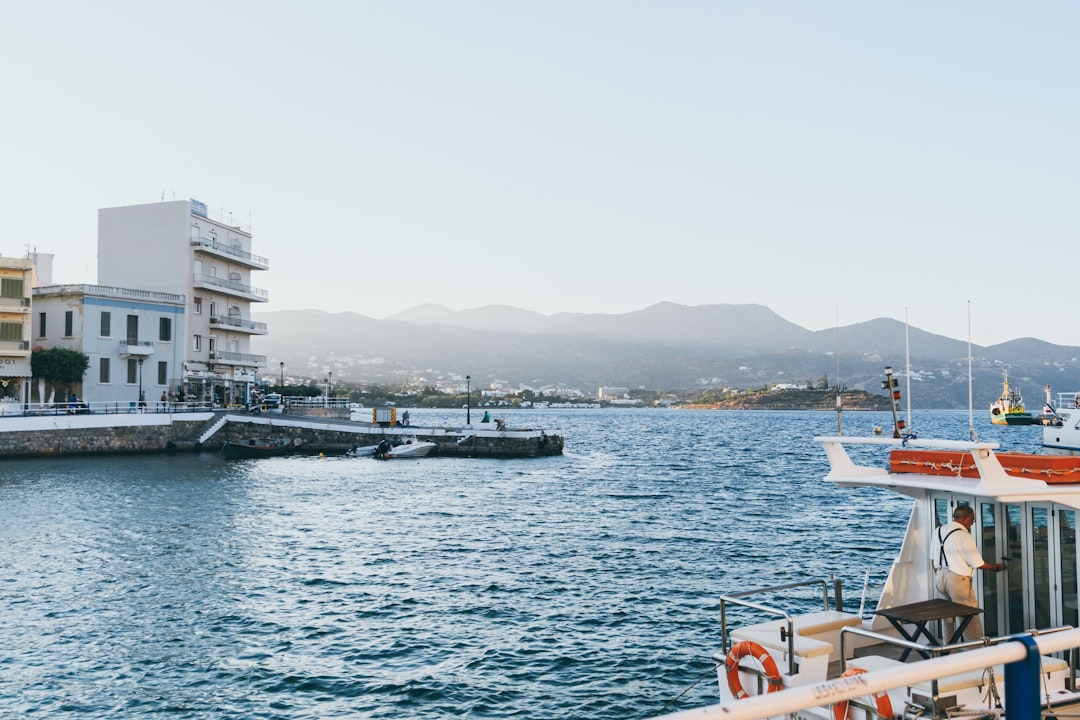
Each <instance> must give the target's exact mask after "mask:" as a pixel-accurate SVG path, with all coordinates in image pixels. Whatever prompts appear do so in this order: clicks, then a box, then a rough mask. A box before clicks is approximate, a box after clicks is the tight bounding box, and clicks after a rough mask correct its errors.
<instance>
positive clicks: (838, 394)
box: [836, 301, 844, 436]
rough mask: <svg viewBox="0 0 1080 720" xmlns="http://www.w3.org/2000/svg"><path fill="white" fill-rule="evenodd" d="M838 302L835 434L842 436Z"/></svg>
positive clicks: (837, 313)
mask: <svg viewBox="0 0 1080 720" xmlns="http://www.w3.org/2000/svg"><path fill="white" fill-rule="evenodd" d="M840 388H841V385H840V301H837V302H836V434H837V435H838V436H841V435H843V434H844V430H843V427H842V425H841V422H840V412H841V410H842V409H843V405H844V400H843V391H842V390H841V389H840Z"/></svg>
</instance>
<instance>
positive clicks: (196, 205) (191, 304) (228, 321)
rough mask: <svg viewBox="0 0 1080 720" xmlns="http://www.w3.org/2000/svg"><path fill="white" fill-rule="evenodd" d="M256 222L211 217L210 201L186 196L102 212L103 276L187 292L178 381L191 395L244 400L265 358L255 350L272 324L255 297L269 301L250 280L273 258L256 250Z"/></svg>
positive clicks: (110, 282) (122, 283)
mask: <svg viewBox="0 0 1080 720" xmlns="http://www.w3.org/2000/svg"><path fill="white" fill-rule="evenodd" d="M251 237H252V236H251V232H250V229H249V228H246V227H243V226H241V225H236V224H233V223H232V221H231V220H229V221H228V222H225V221H219V220H213V219H211V218H210V217H209V213H208V212H207V208H206V205H205V204H203V203H201V202H199V201H197V200H179V201H172V202H160V203H152V204H148V205H130V206H125V207H115V208H104V209H102V210H99V211H98V282H99V283H100V284H101V285H105V286H115V287H134V288H144V289H146V290H152V291H156V292H160V293H169V294H175V295H183V296H185V297H186V312H185V314H184V316H185V320H186V322H185V332H186V337H185V338H184V339H183V341H182V343H183V345H184V347H185V349H184V360H183V362H182V363H181V368H180V377H179V384H180V387H181V390H182V393H183V395H184V397H185V399H188V400H211V399H213V400H216V401H218V402H220V403H224V404H231V403H241V402H244V401H246V400H247V399H248V397H249V394H250V392H251V389H252V384H253V383H254V382H255V381H256V380H257V377H258V372H259V368H261V367H265V365H266V356H265V355H254V354H252V353H251V352H250V344H251V336H252V335H265V334H266V332H267V328H266V324H265V323H257V322H253V321H252V320H251V307H252V303H259V302H266V301H267V300H268V299H269V296H268V293H267V292H266V291H265V290H260V289H259V288H257V287H254V286H253V285H252V284H251V279H252V273H253V272H255V271H259V270H268V269H269V268H270V262H269V260H267V259H266V258H264V257H259V256H258V255H255V254H253V253H252V252H251Z"/></svg>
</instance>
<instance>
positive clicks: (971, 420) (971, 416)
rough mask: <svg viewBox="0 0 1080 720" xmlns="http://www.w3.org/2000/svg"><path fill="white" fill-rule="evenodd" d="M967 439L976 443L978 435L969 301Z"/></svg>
mask: <svg viewBox="0 0 1080 720" xmlns="http://www.w3.org/2000/svg"><path fill="white" fill-rule="evenodd" d="M968 437H970V438H971V441H972V442H977V441H978V439H979V433H977V432H975V411H974V408H973V405H972V397H971V301H970V300H968Z"/></svg>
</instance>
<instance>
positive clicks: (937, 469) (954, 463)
mask: <svg viewBox="0 0 1080 720" xmlns="http://www.w3.org/2000/svg"><path fill="white" fill-rule="evenodd" d="M994 456H995V457H996V458H997V459H998V462H1000V463H1001V467H1002V468H1004V470H1005V474H1006V475H1011V476H1012V477H1018V478H1028V479H1031V480H1042V481H1044V482H1047V483H1080V457H1075V456H1071V455H1033V454H1031V453H1008V452H1003V453H995V454H994ZM889 471H890V472H894V473H920V474H923V475H951V476H952V477H966V478H977V477H979V469H978V468H977V467H976V466H975V459H974V458H973V457H971V453H969V452H962V451H959V450H909V449H906V448H905V449H898V450H893V451H892V452H891V453H890V455H889Z"/></svg>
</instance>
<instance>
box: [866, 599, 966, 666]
mask: <svg viewBox="0 0 1080 720" xmlns="http://www.w3.org/2000/svg"><path fill="white" fill-rule="evenodd" d="M981 612H982V608H977V607H971V606H970V605H961V604H960V603H954V602H952V601H951V600H942V599H935V600H923V601H922V602H917V603H911V604H910V605H897V606H896V607H891V608H883V609H881V610H876V611H874V614H875V615H881V616H882V617H884V618H885V619H887V620H888V621H889V622H890V623H891V624H892V626H893V627H894V628H896V630H897V632H899V633H900V636H901V637H903V638H904V639H905V640H910V641H911V642H913V643H918V642H919V638H920V637H923V638H926V640H927V642H928V644H930V645H951V644H953V643H956V642H960V640H961V639H962V638H963V637H964V629H965V628H966V627H967V626H968V623H970V622H971V619H972V618H973V617H975V616H976V615H978V614H979V613H981ZM954 617H958V618H961V620H960V622H959V624H957V626H956V630H955V631H954V632H953V634H952V637H950V638H948V642H942V638H939V637H938V636H937V635H935V634H934V633H933V632H932V631H931V630H930V628H929V627H928V626H929V624H930V623H932V622H934V621H935V620H944V619H946V618H954ZM905 625H914V626H915V631H914V632H911V633H909V632H908V631H907V628H905V627H904V626H905ZM911 650H912V648H905V649H904V652H903V653H902V654H901V655H900V660H901V661H904V660H907V657H908V655H909V654H911ZM916 652H918V653H919V654H920V655H922V656H923V657H924V658H929V657H930V655H929V654H928V653H925V652H923V651H922V650H918V651H916Z"/></svg>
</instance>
